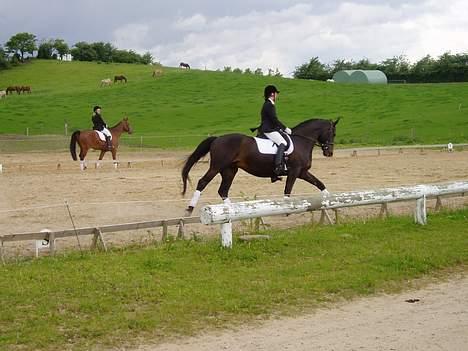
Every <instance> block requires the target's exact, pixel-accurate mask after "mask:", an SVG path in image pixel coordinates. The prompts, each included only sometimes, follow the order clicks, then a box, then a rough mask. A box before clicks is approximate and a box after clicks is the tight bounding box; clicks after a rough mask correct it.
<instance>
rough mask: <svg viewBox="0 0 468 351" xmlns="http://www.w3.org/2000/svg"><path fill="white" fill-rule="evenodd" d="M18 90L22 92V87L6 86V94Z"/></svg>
mask: <svg viewBox="0 0 468 351" xmlns="http://www.w3.org/2000/svg"><path fill="white" fill-rule="evenodd" d="M15 91H16V92H17V93H18V94H20V93H21V87H19V86H17V85H10V86H9V87H7V88H6V94H7V95H8V94H13V92H15Z"/></svg>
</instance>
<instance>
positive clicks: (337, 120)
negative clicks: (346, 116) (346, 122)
mask: <svg viewBox="0 0 468 351" xmlns="http://www.w3.org/2000/svg"><path fill="white" fill-rule="evenodd" d="M340 119H341V116H340V117H338V118H337V119H336V121H335V122H333V125H334V126H336V125H337V124H338V122H339V121H340Z"/></svg>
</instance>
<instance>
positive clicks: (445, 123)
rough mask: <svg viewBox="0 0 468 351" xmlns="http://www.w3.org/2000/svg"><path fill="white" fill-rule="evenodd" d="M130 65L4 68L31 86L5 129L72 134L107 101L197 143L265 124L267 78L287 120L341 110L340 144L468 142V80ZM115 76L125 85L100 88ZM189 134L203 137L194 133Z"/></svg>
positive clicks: (160, 131) (6, 110)
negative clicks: (342, 80) (353, 80)
mask: <svg viewBox="0 0 468 351" xmlns="http://www.w3.org/2000/svg"><path fill="white" fill-rule="evenodd" d="M152 70H153V67H151V66H145V65H129V64H104V63H103V64H98V63H89V62H57V61H41V60H34V61H33V62H31V63H29V64H25V65H23V66H21V67H18V68H15V69H12V70H7V71H0V89H4V88H6V86H8V85H31V87H32V91H33V92H32V94H30V95H28V94H27V95H19V96H18V95H11V96H8V97H7V98H6V99H2V100H0V119H1V121H2V126H1V128H0V137H1V134H20V135H21V134H22V135H24V134H25V132H26V129H28V131H29V134H30V135H43V134H57V135H59V134H61V135H63V134H64V124H65V123H67V124H68V130H69V132H71V131H73V130H75V129H88V128H90V126H91V121H90V116H91V109H92V107H93V106H94V105H96V104H99V105H101V106H102V107H103V116H104V118H105V119H106V121H107V122H108V123H109V125H113V124H116V123H117V122H118V121H119V120H120V119H121V118H122V117H123V115H125V114H126V115H128V116H129V117H130V121H131V123H132V125H133V127H134V129H135V134H134V137H133V139H128V142H131V143H133V144H135V145H139V143H140V137H141V136H150V135H151V136H174V137H176V139H171V138H146V139H145V140H146V141H145V144H146V146H156V147H165V148H167V147H170V148H173V147H193V146H194V145H195V144H198V142H199V141H200V140H201V139H202V138H203V136H204V135H208V134H214V135H219V134H222V133H226V132H232V131H234V132H242V133H246V134H249V133H250V131H249V130H248V128H249V127H253V126H256V125H258V122H259V111H260V108H261V104H262V102H263V98H262V92H263V87H264V86H265V85H266V84H275V85H277V86H278V88H279V89H280V90H281V94H280V100H279V103H278V114H279V116H280V119H282V120H283V122H285V124H287V125H288V126H294V125H296V124H297V123H299V122H300V121H303V120H305V119H308V118H312V117H323V118H336V117H337V116H343V120H342V121H341V122H340V124H339V125H338V131H337V140H336V141H337V144H338V146H340V145H341V146H346V145H351V144H353V145H356V144H360V145H394V144H411V143H424V144H431V143H446V142H448V141H451V142H453V143H460V142H467V141H468V118H467V113H468V84H466V83H463V84H406V85H405V84H401V85H384V86H383V85H339V84H332V83H326V82H316V81H306V80H295V79H286V78H279V77H267V76H255V75H244V74H236V73H225V72H213V71H201V70H190V71H188V70H181V69H177V68H164V75H163V76H162V77H159V78H156V79H155V78H152V76H151V73H152ZM116 74H124V75H126V76H127V77H128V83H127V84H120V83H118V84H115V85H113V86H110V87H102V88H101V87H99V85H100V81H101V79H104V78H108V77H110V78H113V76H114V75H116ZM186 135H195V136H194V137H186Z"/></svg>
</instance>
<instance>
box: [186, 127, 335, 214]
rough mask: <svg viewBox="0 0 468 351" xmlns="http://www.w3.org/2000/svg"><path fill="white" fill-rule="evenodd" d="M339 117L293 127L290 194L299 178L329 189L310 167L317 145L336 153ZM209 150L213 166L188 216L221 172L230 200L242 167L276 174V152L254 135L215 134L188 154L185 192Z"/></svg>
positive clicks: (222, 187) (328, 154)
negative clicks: (261, 144)
mask: <svg viewBox="0 0 468 351" xmlns="http://www.w3.org/2000/svg"><path fill="white" fill-rule="evenodd" d="M339 120H340V118H338V119H337V120H336V121H332V120H324V119H310V120H307V121H304V122H302V123H300V124H298V125H297V126H296V127H294V128H292V134H291V139H292V141H293V143H294V151H293V153H292V154H291V155H289V158H288V161H287V168H288V173H287V179H286V184H285V187H284V195H285V196H290V194H291V191H292V188H293V186H294V183H295V181H296V179H297V178H299V179H303V180H305V181H306V182H308V183H310V184H313V185H315V186H316V187H317V188H318V189H319V190H321V191H323V192H328V191H327V190H326V188H325V185H324V184H323V183H322V182H321V181H320V180H319V179H317V178H316V177H315V176H313V175H312V174H311V173H310V172H309V169H310V167H311V165H312V150H313V148H314V146H315V145H318V146H320V147H321V148H322V151H323V155H324V156H326V157H331V156H333V147H334V140H335V131H336V124H337V123H338V121H339ZM208 152H209V153H210V168H209V169H208V171H207V172H206V173H205V175H204V176H203V177H201V178H200V180H199V181H198V184H197V190H196V191H195V192H194V194H193V197H192V200H191V201H190V203H189V206H188V207H187V209H186V215H187V216H189V215H191V213H192V211H193V209H194V207H195V206H196V204H197V202H198V199H199V198H200V195H201V192H202V191H203V190H204V189H205V187H206V186H207V185H208V183H209V182H210V181H211V180H212V179H213V178H214V177H215V176H216V175H217V174H218V173H220V174H221V178H222V180H221V185H220V187H219V189H218V194H219V196H221V198H222V199H223V200H224V201H225V202H227V203H228V202H229V198H228V193H229V188H230V187H231V184H232V181H233V180H234V177H235V175H236V173H237V171H238V169H239V168H241V169H243V170H244V171H246V172H247V173H250V174H252V175H254V176H256V177H273V176H274V173H273V168H274V155H270V154H261V153H260V152H259V151H258V148H257V145H256V142H255V140H254V138H252V137H249V136H246V135H243V134H226V135H223V136H220V137H215V136H213V137H209V138H207V139H205V140H204V141H202V142H201V143H200V145H198V147H197V148H196V149H195V151H194V152H193V153H192V154H191V155H190V156H189V157H188V158H187V160H186V162H185V164H184V167H183V169H182V182H183V191H182V194H183V195H185V192H186V190H187V180H188V176H189V172H190V169H191V168H192V167H193V165H195V164H196V163H197V162H198V161H199V160H200V159H201V158H202V157H203V156H205V155H206V154H208Z"/></svg>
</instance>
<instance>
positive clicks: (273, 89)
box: [263, 85, 279, 99]
mask: <svg viewBox="0 0 468 351" xmlns="http://www.w3.org/2000/svg"><path fill="white" fill-rule="evenodd" d="M273 93H279V90H278V89H276V87H275V86H274V85H267V86H266V87H265V90H264V91H263V96H264V97H265V99H268V98H269V97H270V95H271V94H273Z"/></svg>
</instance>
